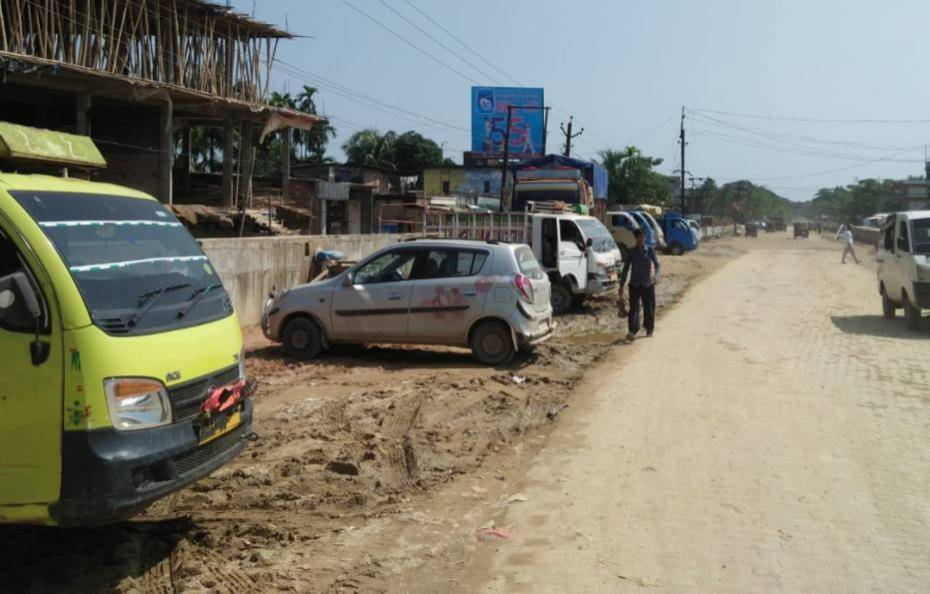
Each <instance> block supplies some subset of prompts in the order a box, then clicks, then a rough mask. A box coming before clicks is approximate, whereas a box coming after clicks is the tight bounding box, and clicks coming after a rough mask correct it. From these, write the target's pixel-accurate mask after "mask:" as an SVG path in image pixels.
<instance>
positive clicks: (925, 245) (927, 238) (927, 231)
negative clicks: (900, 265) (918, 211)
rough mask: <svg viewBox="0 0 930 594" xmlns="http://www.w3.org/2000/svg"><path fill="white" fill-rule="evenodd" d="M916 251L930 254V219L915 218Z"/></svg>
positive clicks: (916, 252)
mask: <svg viewBox="0 0 930 594" xmlns="http://www.w3.org/2000/svg"><path fill="white" fill-rule="evenodd" d="M912 226H913V227H914V253H915V254H930V219H915V220H914V223H913V225H912Z"/></svg>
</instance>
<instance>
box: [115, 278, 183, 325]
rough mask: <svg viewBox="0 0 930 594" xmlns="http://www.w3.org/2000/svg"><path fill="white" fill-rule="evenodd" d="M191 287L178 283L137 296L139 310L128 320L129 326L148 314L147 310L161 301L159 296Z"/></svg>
mask: <svg viewBox="0 0 930 594" xmlns="http://www.w3.org/2000/svg"><path fill="white" fill-rule="evenodd" d="M189 286H191V284H190V283H179V284H176V285H165V286H164V287H162V288H160V289H155V290H154V291H146V292H145V293H142V294H141V295H139V307H140V308H141V309H139V310H138V311H137V312H136V313H135V314H133V316H132V317H131V318H129V326H135V325H136V324H138V323H139V320H141V319H142V316H144V315H145V314H147V313H149V310H150V309H152V306H153V305H155V302H156V301H158V300H159V299H161V296H162V295H164V294H165V293H167V292H168V291H177V290H178V289H183V288H185V287H189Z"/></svg>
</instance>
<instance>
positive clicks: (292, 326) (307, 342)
mask: <svg viewBox="0 0 930 594" xmlns="http://www.w3.org/2000/svg"><path fill="white" fill-rule="evenodd" d="M281 342H282V343H284V351H285V352H286V353H287V354H288V355H289V356H291V357H294V358H295V359H303V360H307V359H313V358H315V357H317V356H319V354H320V353H321V352H323V336H322V335H321V333H320V327H319V326H317V325H316V323H314V322H313V320H311V319H309V318H294V319H293V320H291V321H290V322H288V323H287V325H286V326H284V332H282V333H281Z"/></svg>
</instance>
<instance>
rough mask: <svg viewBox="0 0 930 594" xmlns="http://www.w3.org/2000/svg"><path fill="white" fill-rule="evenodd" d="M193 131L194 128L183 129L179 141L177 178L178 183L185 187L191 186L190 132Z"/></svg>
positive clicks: (191, 142) (191, 146)
mask: <svg viewBox="0 0 930 594" xmlns="http://www.w3.org/2000/svg"><path fill="white" fill-rule="evenodd" d="M193 131H194V129H193V128H190V127H188V128H185V129H184V136H183V140H182V142H181V154H180V155H178V159H179V160H180V167H179V168H178V171H179V173H180V176H179V177H180V179H179V180H178V185H179V186H180V187H182V188H185V189H186V188H190V186H191V166H192V165H193V161H194V159H193V157H192V156H191V152H192V150H193V141H192V139H191V134H193Z"/></svg>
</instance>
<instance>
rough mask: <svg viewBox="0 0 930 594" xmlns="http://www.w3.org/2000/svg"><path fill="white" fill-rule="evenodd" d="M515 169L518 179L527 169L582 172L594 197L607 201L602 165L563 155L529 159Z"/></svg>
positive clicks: (605, 175) (604, 171)
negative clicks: (592, 190) (521, 172)
mask: <svg viewBox="0 0 930 594" xmlns="http://www.w3.org/2000/svg"><path fill="white" fill-rule="evenodd" d="M513 168H514V169H515V170H517V172H518V173H517V177H518V178H519V177H520V174H519V172H520V171H522V170H526V169H547V170H556V169H566V170H571V169H575V170H578V171H581V173H582V175H584V179H585V181H587V182H588V183H589V184H591V187H592V188H593V189H594V197H595V198H597V199H598V200H607V170H606V169H604V168H603V167H602V166H601V165H600V163H595V162H594V161H580V160H578V159H572V158H571V157H563V156H562V155H546V156H545V157H538V158H536V159H528V160H526V161H523V162H522V163H518V164H516V165H514V166H513Z"/></svg>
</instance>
